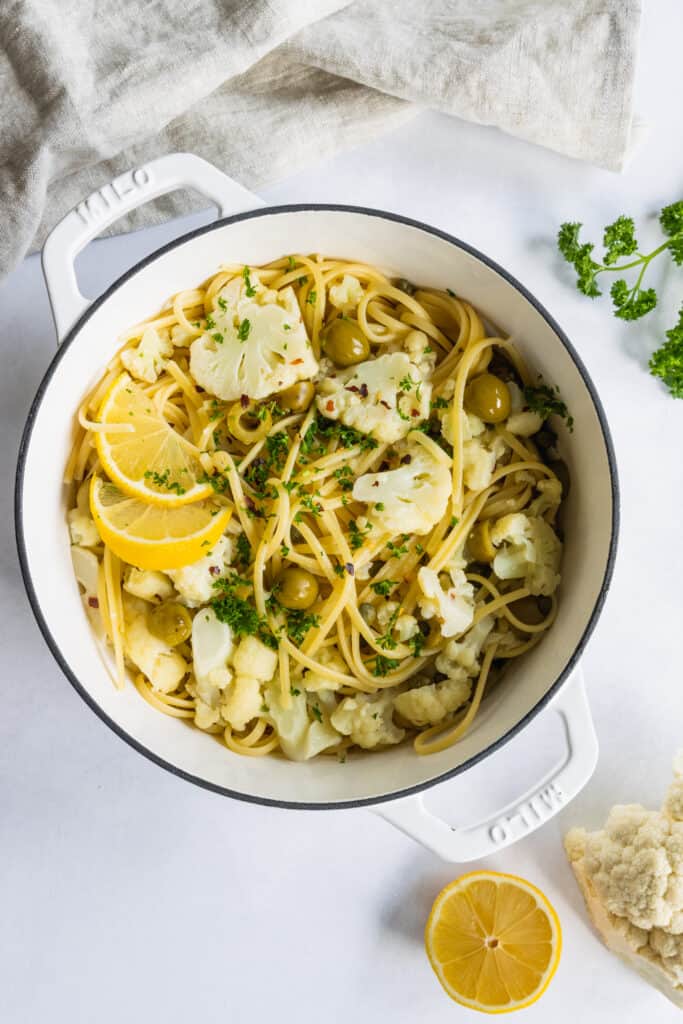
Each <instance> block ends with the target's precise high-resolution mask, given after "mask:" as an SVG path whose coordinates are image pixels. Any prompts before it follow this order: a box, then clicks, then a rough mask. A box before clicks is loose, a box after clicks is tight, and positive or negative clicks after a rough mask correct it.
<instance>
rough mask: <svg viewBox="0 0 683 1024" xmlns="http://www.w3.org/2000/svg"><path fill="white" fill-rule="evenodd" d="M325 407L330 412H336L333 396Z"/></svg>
mask: <svg viewBox="0 0 683 1024" xmlns="http://www.w3.org/2000/svg"><path fill="white" fill-rule="evenodd" d="M325 408H326V409H327V411H328V412H334V402H333V401H332V399H331V398H330V400H329V401H328V402H326V403H325Z"/></svg>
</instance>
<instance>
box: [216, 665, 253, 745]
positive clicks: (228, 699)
mask: <svg viewBox="0 0 683 1024" xmlns="http://www.w3.org/2000/svg"><path fill="white" fill-rule="evenodd" d="M262 704H263V700H262V698H261V683H260V682H259V680H258V679H255V678H254V676H246V675H245V676H235V678H234V680H233V682H232V685H231V686H229V687H228V689H227V691H226V694H225V696H224V698H223V701H222V703H221V715H222V717H223V718H224V719H225V721H226V722H228V723H229V724H230V725H231V726H232V727H233V729H237V731H238V732H239V731H240V730H242V729H244V727H245V726H246V725H247V723H248V722H251V720H252V718H256V716H257V715H258V713H259V712H260V710H261V706H262Z"/></svg>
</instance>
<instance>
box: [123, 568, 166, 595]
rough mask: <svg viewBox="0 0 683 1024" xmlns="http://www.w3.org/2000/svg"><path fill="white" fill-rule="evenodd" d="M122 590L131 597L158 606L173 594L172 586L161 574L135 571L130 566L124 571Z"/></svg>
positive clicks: (147, 570) (142, 570) (150, 570)
mask: <svg viewBox="0 0 683 1024" xmlns="http://www.w3.org/2000/svg"><path fill="white" fill-rule="evenodd" d="M123 589H124V590H127V591H128V593H129V594H132V595H133V597H140V598H142V600H143V601H151V602H152V603H153V604H159V602H160V601H164V600H165V599H166V598H167V597H170V596H171V595H172V593H173V584H172V583H171V581H170V579H169V578H168V576H167V575H166V573H163V572H157V571H156V570H154V569H136V568H135V566H133V565H131V566H129V567H128V568H127V569H126V570H125V571H124V576H123Z"/></svg>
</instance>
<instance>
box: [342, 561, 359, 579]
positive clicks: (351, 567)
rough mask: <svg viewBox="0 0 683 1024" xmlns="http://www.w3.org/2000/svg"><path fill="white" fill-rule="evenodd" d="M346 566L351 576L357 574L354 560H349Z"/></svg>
mask: <svg viewBox="0 0 683 1024" xmlns="http://www.w3.org/2000/svg"><path fill="white" fill-rule="evenodd" d="M344 568H345V569H346V571H347V572H348V574H349V576H355V575H356V569H355V566H354V564H353V562H347V563H346V565H345V566H344Z"/></svg>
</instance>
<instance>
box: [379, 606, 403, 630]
mask: <svg viewBox="0 0 683 1024" xmlns="http://www.w3.org/2000/svg"><path fill="white" fill-rule="evenodd" d="M400 607H401V606H400V605H399V603H398V601H384V602H383V603H382V604H380V605H379V607H378V608H377V626H378V628H379V629H381V630H386V629H387V628H388V627H389V623H390V622H391V620H392V619H393V618H394V616H395V615H396V613H397V611H398V610H399V608H400Z"/></svg>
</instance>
